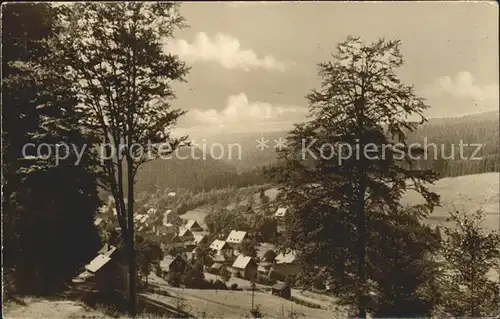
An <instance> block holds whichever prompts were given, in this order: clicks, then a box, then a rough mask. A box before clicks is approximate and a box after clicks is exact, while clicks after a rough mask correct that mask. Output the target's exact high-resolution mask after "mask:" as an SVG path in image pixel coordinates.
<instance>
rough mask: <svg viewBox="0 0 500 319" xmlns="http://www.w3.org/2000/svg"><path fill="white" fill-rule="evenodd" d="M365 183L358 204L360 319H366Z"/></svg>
mask: <svg viewBox="0 0 500 319" xmlns="http://www.w3.org/2000/svg"><path fill="white" fill-rule="evenodd" d="M365 191H366V186H365V181H364V177H362V178H361V180H360V183H359V198H358V202H357V211H356V214H357V221H358V225H357V226H358V288H359V290H358V292H357V293H358V296H357V297H358V318H366V298H367V296H366V216H365Z"/></svg>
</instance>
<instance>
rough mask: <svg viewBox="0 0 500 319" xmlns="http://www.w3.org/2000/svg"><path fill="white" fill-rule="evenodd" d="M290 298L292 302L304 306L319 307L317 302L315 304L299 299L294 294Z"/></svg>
mask: <svg viewBox="0 0 500 319" xmlns="http://www.w3.org/2000/svg"><path fill="white" fill-rule="evenodd" d="M290 300H291V301H293V302H295V303H296V304H299V305H302V306H306V307H309V308H314V309H321V306H320V305H318V304H315V303H312V302H308V301H305V300H302V299H299V298H297V297H294V296H291V297H290Z"/></svg>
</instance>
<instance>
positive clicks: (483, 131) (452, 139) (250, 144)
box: [221, 111, 500, 176]
mask: <svg viewBox="0 0 500 319" xmlns="http://www.w3.org/2000/svg"><path fill="white" fill-rule="evenodd" d="M286 136H287V132H268V133H264V134H262V135H261V134H255V133H254V134H247V135H241V136H237V137H234V138H233V139H231V140H229V139H228V138H226V139H223V138H221V139H222V140H223V141H225V142H226V143H229V142H233V143H239V144H241V147H242V149H243V156H242V159H241V160H235V159H232V160H229V159H227V160H228V161H229V162H230V163H231V164H233V165H235V166H236V167H237V169H238V170H240V171H246V170H250V169H252V168H255V167H257V166H264V165H269V164H271V163H273V162H275V161H276V152H275V149H274V148H273V146H274V145H275V142H274V141H275V140H278V139H279V138H280V137H281V138H286ZM260 137H264V138H265V139H266V140H268V141H269V143H268V145H269V146H271V147H269V148H264V149H263V150H260V149H259V148H256V140H257V139H259V138H260ZM408 139H409V140H410V142H412V143H419V144H420V145H421V146H422V147H425V146H427V148H428V152H429V154H428V155H429V156H427V160H422V161H421V165H422V166H423V167H430V165H434V166H433V167H434V169H435V170H437V171H439V173H441V174H442V175H443V176H459V175H467V174H476V173H482V172H492V171H499V169H500V167H499V147H498V145H499V112H498V111H493V112H486V113H479V114H474V115H468V116H463V117H448V118H433V119H429V121H428V122H427V123H426V124H424V125H422V126H421V127H420V128H419V130H418V131H417V132H415V133H412V134H409V136H408ZM460 141H462V143H463V144H469V145H468V146H464V147H462V149H463V153H464V157H465V158H469V157H471V156H472V155H473V153H474V151H475V149H476V148H477V147H476V146H471V145H470V144H481V147H480V150H479V151H478V153H477V154H475V156H474V157H481V158H482V159H481V160H476V159H474V158H470V159H461V158H460ZM432 144H436V146H437V150H438V153H440V155H443V157H445V158H447V157H453V158H454V159H450V160H445V159H443V158H441V157H440V156H437V159H436V160H437V162H436V163H434V162H435V161H434V154H433V148H434V147H433V146H432ZM452 146H453V148H454V152H455V153H454V154H452V151H451V149H452ZM441 149H442V151H441ZM451 155H454V156H451Z"/></svg>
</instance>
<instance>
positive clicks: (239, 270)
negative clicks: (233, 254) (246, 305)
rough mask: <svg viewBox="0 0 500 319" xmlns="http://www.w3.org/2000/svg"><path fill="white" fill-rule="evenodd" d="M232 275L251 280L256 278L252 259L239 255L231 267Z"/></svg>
mask: <svg viewBox="0 0 500 319" xmlns="http://www.w3.org/2000/svg"><path fill="white" fill-rule="evenodd" d="M231 268H232V271H231V272H232V273H233V274H235V275H236V274H239V275H240V276H241V277H242V278H245V279H247V280H252V279H255V278H256V277H257V263H256V262H255V261H254V260H253V258H252V257H249V256H245V255H242V254H241V255H239V256H238V258H236V260H235V261H234V263H233V265H232V266H231Z"/></svg>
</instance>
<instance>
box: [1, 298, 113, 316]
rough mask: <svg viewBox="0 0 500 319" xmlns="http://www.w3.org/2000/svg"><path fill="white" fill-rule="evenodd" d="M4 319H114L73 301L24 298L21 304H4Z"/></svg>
mask: <svg viewBox="0 0 500 319" xmlns="http://www.w3.org/2000/svg"><path fill="white" fill-rule="evenodd" d="M3 317H4V318H9V319H24V318H27V319H34V318H58V319H62V318H95V319H98V318H99V319H109V318H113V317H110V316H107V315H105V314H104V313H102V312H99V311H97V310H94V309H90V308H88V307H86V306H85V305H83V304H81V303H78V302H76V301H71V300H50V299H33V298H23V300H20V302H19V303H18V302H9V303H8V304H7V305H5V304H4V309H3Z"/></svg>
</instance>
